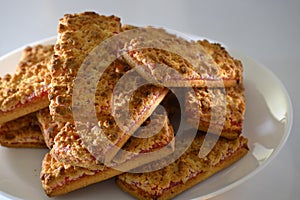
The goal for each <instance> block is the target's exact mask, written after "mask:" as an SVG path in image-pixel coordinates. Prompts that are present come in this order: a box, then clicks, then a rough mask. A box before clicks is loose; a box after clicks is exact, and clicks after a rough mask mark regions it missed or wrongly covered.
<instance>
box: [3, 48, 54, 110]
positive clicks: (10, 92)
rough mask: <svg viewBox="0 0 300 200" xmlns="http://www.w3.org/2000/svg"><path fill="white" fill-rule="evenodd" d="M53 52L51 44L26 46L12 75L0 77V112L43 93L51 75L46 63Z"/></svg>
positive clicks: (11, 108)
mask: <svg viewBox="0 0 300 200" xmlns="http://www.w3.org/2000/svg"><path fill="white" fill-rule="evenodd" d="M52 54H53V45H37V46H34V47H27V48H26V49H25V50H24V51H23V55H22V58H21V61H20V62H19V64H18V66H17V69H16V72H15V74H13V75H9V74H7V75H5V76H4V77H2V78H0V86H1V88H2V89H1V90H0V112H7V111H11V110H13V109H14V108H15V107H16V106H17V105H19V104H24V103H26V102H28V101H30V99H33V98H34V97H39V96H42V95H44V94H43V93H44V92H45V91H47V90H48V86H49V84H50V80H51V77H50V75H49V71H48V68H47V64H48V62H49V60H50V58H51V56H52Z"/></svg>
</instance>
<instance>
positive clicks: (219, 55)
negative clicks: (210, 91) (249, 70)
mask: <svg viewBox="0 0 300 200" xmlns="http://www.w3.org/2000/svg"><path fill="white" fill-rule="evenodd" d="M197 43H198V44H200V45H201V46H202V47H203V48H204V49H205V51H206V52H207V53H208V54H209V55H210V56H211V57H212V58H213V60H214V62H215V63H216V65H217V67H218V69H219V72H220V73H221V75H220V77H222V78H224V79H225V80H226V79H236V80H238V83H242V82H243V65H242V62H241V61H240V60H238V59H235V58H233V57H232V56H231V55H230V54H229V53H228V51H226V49H225V48H224V47H223V46H221V45H220V44H218V43H210V42H209V41H208V40H199V41H197Z"/></svg>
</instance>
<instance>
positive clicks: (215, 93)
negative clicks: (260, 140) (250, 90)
mask: <svg viewBox="0 0 300 200" xmlns="http://www.w3.org/2000/svg"><path fill="white" fill-rule="evenodd" d="M245 109H246V105H245V95H244V87H243V85H240V86H237V87H230V88H223V89H220V88H213V89H207V88H194V91H189V92H188V93H187V94H186V102H185V111H186V118H187V119H188V121H190V122H192V123H193V124H198V123H199V122H205V123H207V124H208V125H209V123H212V124H211V125H213V126H218V125H222V122H223V120H224V124H223V127H224V128H223V130H226V131H233V130H235V131H237V130H238V132H239V133H240V132H241V130H242V123H243V120H244V114H245ZM212 112H213V113H212ZM212 117H213V118H212ZM199 128H201V127H199ZM202 128H203V127H202Z"/></svg>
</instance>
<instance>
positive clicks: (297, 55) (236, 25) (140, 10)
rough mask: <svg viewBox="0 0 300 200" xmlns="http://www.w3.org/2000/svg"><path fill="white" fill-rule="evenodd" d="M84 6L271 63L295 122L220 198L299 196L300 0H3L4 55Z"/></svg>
mask: <svg viewBox="0 0 300 200" xmlns="http://www.w3.org/2000/svg"><path fill="white" fill-rule="evenodd" d="M85 10H94V11H96V12H99V13H102V14H106V15H110V14H115V15H118V16H120V17H122V21H123V22H125V23H131V24H136V25H156V26H163V27H168V28H171V29H175V30H178V31H182V32H186V33H191V34H195V35H201V36H204V37H208V38H211V39H214V40H218V41H221V42H223V43H225V44H227V45H229V46H230V47H231V48H234V49H236V50H238V51H241V52H243V53H244V54H246V55H248V56H250V57H252V58H253V59H255V60H256V61H258V62H260V63H261V64H263V65H265V66H266V67H268V68H269V69H270V70H272V71H273V72H274V74H275V75H276V76H277V77H278V78H279V79H280V80H281V81H282V82H283V84H284V85H285V87H286V88H287V91H288V92H289V95H290V97H291V100H292V103H293V108H294V123H293V127H292V130H291V134H290V136H289V138H288V140H287V143H286V144H285V146H284V147H283V149H282V150H281V152H280V153H279V154H278V156H277V157H276V158H275V159H274V160H273V161H272V162H271V163H270V164H269V165H268V166H267V167H266V168H264V169H263V170H262V171H261V172H259V173H258V174H257V175H256V176H254V177H252V178H251V179H249V180H247V181H246V182H245V183H243V184H242V185H240V186H238V187H236V188H234V189H233V190H230V191H228V192H226V193H223V194H221V195H220V196H218V197H215V198H213V199H214V200H226V199H243V200H252V199H272V200H282V199H291V200H296V199H299V198H300V173H299V169H300V153H299V151H300V146H299V143H300V134H299V133H300V123H298V119H299V117H300V116H299V111H300V103H299V102H300V92H299V89H298V87H299V84H298V83H297V81H298V80H299V74H300V66H299V65H300V1H299V0H284V1H283V0H251V1H240V0H226V1H224V0H212V1H204V0H203V1H202V0H151V1H146V0H102V1H97V2H96V1H92V0H85V1H82V0H81V1H80V0H75V1H74V0H73V1H67V0H43V1H40V0H26V1H17V0H9V1H8V0H5V1H4V0H1V2H0V16H1V17H0V27H1V29H0V36H1V37H0V56H2V55H4V54H6V53H8V52H10V51H12V50H14V49H16V48H18V47H20V46H23V45H26V44H28V43H31V42H34V41H37V40H39V39H43V38H46V37H50V36H53V35H56V27H57V23H58V19H59V18H61V17H62V16H63V14H65V13H74V12H82V11H85ZM1 162H2V161H1Z"/></svg>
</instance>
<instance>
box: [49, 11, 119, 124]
mask: <svg viewBox="0 0 300 200" xmlns="http://www.w3.org/2000/svg"><path fill="white" fill-rule="evenodd" d="M120 31H121V23H120V19H119V18H118V17H116V16H109V17H107V16H102V15H98V14H97V13H94V12H84V13H78V14H66V15H65V16H64V17H63V18H61V19H60V21H59V25H58V40H57V42H56V45H55V53H54V54H55V55H54V57H53V59H52V62H51V63H50V69H51V76H52V80H51V85H52V87H51V90H50V95H49V98H50V106H49V108H50V114H51V116H52V117H53V118H54V120H56V121H61V122H72V120H73V116H72V93H73V91H72V90H73V86H74V80H75V78H76V76H77V72H78V70H79V68H80V67H81V65H82V64H83V62H84V60H85V59H86V58H87V56H88V54H89V53H90V52H91V51H92V50H93V49H94V48H95V47H97V45H99V44H100V43H101V42H103V41H104V40H105V39H107V38H109V37H111V36H113V35H115V34H117V33H119V32H120ZM89 78H92V77H89ZM97 78H99V77H97Z"/></svg>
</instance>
